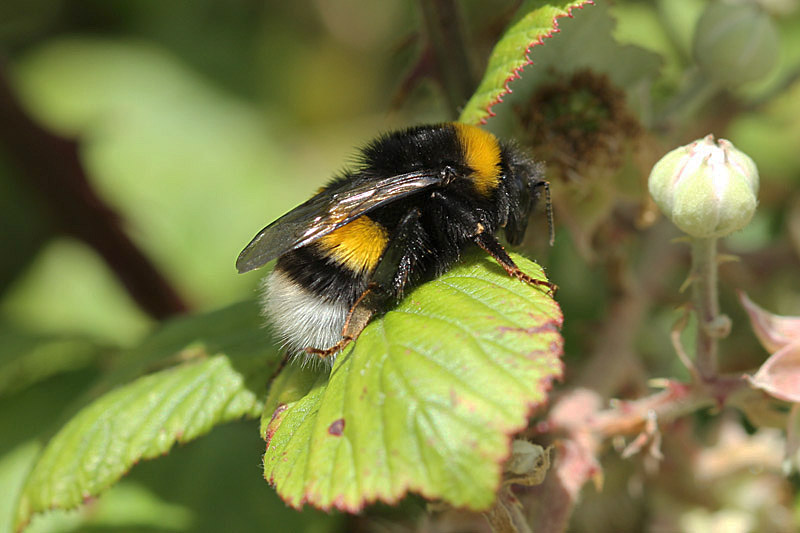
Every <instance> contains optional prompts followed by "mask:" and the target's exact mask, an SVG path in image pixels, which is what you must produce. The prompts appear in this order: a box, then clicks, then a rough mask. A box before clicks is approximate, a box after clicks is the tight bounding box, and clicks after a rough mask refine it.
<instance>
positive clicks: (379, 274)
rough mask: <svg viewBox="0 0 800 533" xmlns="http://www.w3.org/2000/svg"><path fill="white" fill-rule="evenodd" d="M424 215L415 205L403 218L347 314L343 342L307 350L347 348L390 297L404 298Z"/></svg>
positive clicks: (330, 352)
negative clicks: (365, 286)
mask: <svg viewBox="0 0 800 533" xmlns="http://www.w3.org/2000/svg"><path fill="white" fill-rule="evenodd" d="M421 216H422V213H421V212H420V210H419V209H416V208H414V209H410V210H409V211H408V212H407V213H406V214H405V215H403V218H402V219H400V223H399V224H398V225H397V228H396V229H395V232H394V234H393V235H392V238H391V239H389V245H388V246H387V247H386V250H384V252H383V256H382V257H381V260H380V262H379V263H378V266H377V267H375V271H374V272H373V273H372V275H371V277H370V282H369V285H368V286H367V289H366V290H365V291H364V292H363V293H362V294H361V296H359V297H358V299H357V300H356V302H355V303H354V304H353V306H352V307H351V308H350V312H349V313H348V314H347V319H346V320H345V323H344V328H343V329H342V338H341V339H340V340H339V342H337V343H336V344H334V345H333V346H331V347H329V348H326V349H324V350H321V349H319V348H306V352H308V353H312V354H316V355H318V356H320V357H328V356H331V355H333V354H335V353H337V352H339V351H341V350H343V349H344V348H345V347H346V346H347V345H348V344H350V343H351V342H353V341H354V340H355V339H356V338H358V336H359V335H360V334H361V332H362V331H363V330H364V328H365V327H366V326H367V324H368V323H369V321H370V319H371V318H372V317H373V316H374V315H375V313H376V312H377V311H378V310H380V309H382V308H383V307H384V304H385V303H386V301H387V300H388V299H389V298H391V297H394V298H395V299H400V297H401V296H402V294H403V289H404V288H405V286H406V285H407V283H408V280H409V276H410V275H411V272H412V270H413V269H414V265H415V263H416V259H417V254H418V251H417V249H416V247H415V246H414V245H413V244H412V243H413V242H414V239H415V237H418V236H419V235H420V233H421V232H424V228H422V226H421V225H420V222H419V219H420V217H421Z"/></svg>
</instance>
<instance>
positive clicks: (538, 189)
mask: <svg viewBox="0 0 800 533" xmlns="http://www.w3.org/2000/svg"><path fill="white" fill-rule="evenodd" d="M502 166H503V169H504V179H503V181H504V190H505V191H506V194H507V198H506V201H507V203H508V218H507V221H506V226H505V233H506V239H507V240H508V242H509V243H511V244H519V243H520V242H522V238H523V237H524V235H525V229H526V228H527V226H528V217H529V216H530V213H531V211H532V210H533V208H534V207H535V206H536V202H537V200H538V199H539V197H540V196H541V195H542V192H543V191H544V193H545V197H546V206H545V208H546V210H547V213H548V223H549V224H550V233H551V240H552V232H553V227H552V226H553V225H552V215H551V211H550V189H549V184H548V183H547V181H545V179H544V163H540V162H536V161H534V160H533V159H531V157H530V156H528V155H527V154H526V153H525V152H524V151H523V150H522V149H521V148H519V147H518V146H516V145H514V144H504V146H503V152H502Z"/></svg>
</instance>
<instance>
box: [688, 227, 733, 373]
mask: <svg viewBox="0 0 800 533" xmlns="http://www.w3.org/2000/svg"><path fill="white" fill-rule="evenodd" d="M690 276H691V278H692V282H693V283H692V299H693V301H694V308H695V312H696V313H697V326H698V327H697V352H696V353H695V364H696V365H697V370H698V371H699V373H700V377H701V378H702V379H703V380H709V379H711V378H713V377H714V376H716V375H717V372H718V371H719V364H718V361H717V340H718V339H719V338H720V337H724V336H725V335H726V334H727V327H726V325H727V319H726V318H725V317H723V316H720V314H719V295H718V294H717V238H716V237H711V238H704V239H701V238H693V239H692V271H691V274H690Z"/></svg>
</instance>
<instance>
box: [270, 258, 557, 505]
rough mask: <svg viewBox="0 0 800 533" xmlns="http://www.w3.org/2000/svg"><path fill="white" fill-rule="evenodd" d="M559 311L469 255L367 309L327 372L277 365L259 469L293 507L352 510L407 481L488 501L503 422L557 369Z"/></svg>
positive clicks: (515, 424) (394, 492) (504, 446)
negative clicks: (389, 305) (376, 311)
mask: <svg viewBox="0 0 800 533" xmlns="http://www.w3.org/2000/svg"><path fill="white" fill-rule="evenodd" d="M514 260H515V261H517V264H519V266H520V267H521V268H522V269H523V270H524V271H525V272H527V273H530V274H531V275H534V276H536V277H538V278H540V279H544V275H543V273H542V270H541V268H540V267H539V266H538V265H536V264H535V263H532V262H531V261H528V260H526V259H524V258H522V257H519V256H514ZM561 322H562V315H561V311H560V309H559V307H558V304H557V303H556V302H555V301H553V300H552V298H550V297H549V296H547V295H545V294H544V293H543V292H542V291H541V290H539V289H537V288H535V287H532V286H530V285H527V284H524V283H521V282H520V281H518V280H517V279H515V278H511V277H509V276H508V275H507V274H506V273H505V272H504V271H503V270H502V268H500V266H499V265H498V264H497V263H495V262H494V261H493V260H492V259H491V258H489V257H487V256H481V255H479V254H478V253H476V254H474V255H471V256H470V258H469V260H467V261H465V262H462V263H461V264H459V265H457V266H456V267H455V268H453V269H452V270H450V271H449V272H447V273H446V274H444V275H442V276H441V277H439V278H437V279H436V280H434V281H431V282H429V283H426V284H424V285H422V286H421V287H419V288H417V289H416V290H414V291H413V292H412V293H411V294H409V295H408V296H407V297H406V298H405V299H404V300H403V301H402V302H400V304H398V305H397V307H395V308H394V309H392V310H391V311H389V312H387V313H386V314H385V315H383V316H382V317H380V318H378V319H375V320H373V322H371V323H370V324H369V326H368V327H367V328H366V329H365V330H364V332H363V333H362V334H361V336H360V337H359V338H358V340H357V342H356V343H355V345H354V346H353V347H352V348H350V349H348V350H346V351H345V352H343V353H342V354H340V355H339V357H338V358H337V359H336V363H335V365H334V367H333V370H332V372H331V374H330V378H329V377H328V375H327V374H326V373H325V372H314V371H313V370H311V369H308V368H299V367H298V366H297V365H290V366H289V367H288V368H287V369H286V370H285V371H284V372H283V373H282V374H281V375H280V376H279V378H278V379H277V380H276V381H275V383H274V385H273V387H272V390H271V391H270V395H269V398H268V400H267V402H266V404H265V410H264V415H263V420H262V435H263V436H264V438H265V440H266V441H267V450H266V455H265V458H264V471H265V477H266V478H267V479H268V480H269V481H270V482H271V483H273V484H274V485H275V487H276V489H277V491H278V494H279V495H280V496H281V497H282V498H283V499H284V501H286V502H287V503H288V504H289V505H291V506H293V507H297V508H299V507H301V506H302V505H303V504H304V503H309V504H311V505H313V506H315V507H319V508H322V509H330V508H332V507H335V508H337V509H341V510H346V511H351V512H355V511H358V510H359V509H361V508H362V507H363V505H364V504H365V503H368V502H372V501H376V500H380V501H384V502H389V503H393V502H396V501H397V500H399V499H400V498H401V497H403V496H404V495H405V494H406V492H407V491H414V492H418V493H420V494H422V495H423V496H425V497H426V498H431V499H433V498H438V499H442V500H445V501H447V502H448V503H450V504H452V505H454V506H458V507H462V506H463V507H470V508H473V509H485V508H487V507H488V506H489V505H491V503H492V501H493V500H494V496H495V492H496V489H497V488H498V484H499V482H500V474H501V463H502V462H503V460H504V459H505V458H506V457H507V456H508V453H509V444H510V440H511V436H512V435H513V434H515V433H517V432H519V431H521V430H522V429H524V428H525V427H526V425H527V421H528V416H529V415H530V413H531V410H532V409H533V408H534V407H535V406H538V405H541V404H542V403H544V402H545V400H546V398H547V391H548V389H549V388H550V384H551V382H552V380H553V379H556V378H559V377H560V376H561V373H562V366H561V362H560V355H561V353H562V338H561V335H560V334H559V332H558V328H559V327H560V325H561Z"/></svg>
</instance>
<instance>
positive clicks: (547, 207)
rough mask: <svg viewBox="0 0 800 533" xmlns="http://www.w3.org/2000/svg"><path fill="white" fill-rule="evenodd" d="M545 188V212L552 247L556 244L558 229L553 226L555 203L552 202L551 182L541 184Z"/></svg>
mask: <svg viewBox="0 0 800 533" xmlns="http://www.w3.org/2000/svg"><path fill="white" fill-rule="evenodd" d="M541 184H542V187H544V202H545V203H544V210H545V214H546V215H547V227H548V228H549V229H550V246H553V244H554V243H555V242H556V227H555V225H554V224H553V203H552V202H551V201H550V182H549V181H543V182H541Z"/></svg>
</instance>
